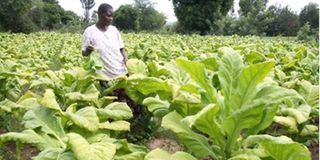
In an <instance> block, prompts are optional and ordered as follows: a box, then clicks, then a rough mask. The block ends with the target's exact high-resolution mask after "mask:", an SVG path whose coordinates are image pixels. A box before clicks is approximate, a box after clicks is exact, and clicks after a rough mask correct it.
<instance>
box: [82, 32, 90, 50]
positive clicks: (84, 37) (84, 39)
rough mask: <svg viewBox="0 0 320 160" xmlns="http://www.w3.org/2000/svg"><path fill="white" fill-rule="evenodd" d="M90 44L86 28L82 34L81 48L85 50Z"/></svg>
mask: <svg viewBox="0 0 320 160" xmlns="http://www.w3.org/2000/svg"><path fill="white" fill-rule="evenodd" d="M89 44H90V34H89V31H88V30H87V29H86V30H85V31H84V33H83V35H82V50H83V51H84V50H86V48H87V47H88V46H89Z"/></svg>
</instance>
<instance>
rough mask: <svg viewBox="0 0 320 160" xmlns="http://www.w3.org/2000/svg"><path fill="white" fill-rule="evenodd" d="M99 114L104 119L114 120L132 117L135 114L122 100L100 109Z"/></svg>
mask: <svg viewBox="0 0 320 160" xmlns="http://www.w3.org/2000/svg"><path fill="white" fill-rule="evenodd" d="M98 114H99V116H100V117H101V116H102V117H103V118H104V119H108V118H111V119H114V120H122V119H130V118H132V116H133V114H132V111H131V109H130V108H129V106H128V105H127V104H126V103H122V102H113V103H111V104H109V105H108V106H106V107H105V108H103V109H98Z"/></svg>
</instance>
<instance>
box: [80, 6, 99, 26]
mask: <svg viewBox="0 0 320 160" xmlns="http://www.w3.org/2000/svg"><path fill="white" fill-rule="evenodd" d="M80 2H81V4H82V8H83V9H84V10H85V11H84V21H85V23H86V24H88V23H89V20H90V9H91V8H93V7H94V5H95V4H96V3H95V2H94V0H80Z"/></svg>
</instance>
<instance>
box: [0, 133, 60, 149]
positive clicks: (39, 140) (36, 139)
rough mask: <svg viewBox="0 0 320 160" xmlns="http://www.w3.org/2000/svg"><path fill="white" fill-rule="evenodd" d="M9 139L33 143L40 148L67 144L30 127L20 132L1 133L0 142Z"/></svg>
mask: <svg viewBox="0 0 320 160" xmlns="http://www.w3.org/2000/svg"><path fill="white" fill-rule="evenodd" d="M7 141H19V142H22V143H27V144H33V145H34V146H36V147H37V148H38V149H40V150H44V149H46V148H50V147H52V148H59V147H63V146H65V144H63V145H62V144H61V143H59V142H58V141H57V140H56V139H54V138H52V137H50V136H48V135H47V134H38V133H36V132H35V131H33V130H31V129H28V130H24V131H22V132H20V133H15V132H9V133H5V134H2V135H0V142H7Z"/></svg>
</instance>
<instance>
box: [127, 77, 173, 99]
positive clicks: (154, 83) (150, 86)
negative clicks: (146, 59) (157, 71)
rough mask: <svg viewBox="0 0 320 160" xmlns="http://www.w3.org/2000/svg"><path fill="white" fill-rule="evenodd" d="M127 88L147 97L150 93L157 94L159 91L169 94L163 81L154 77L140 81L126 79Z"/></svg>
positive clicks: (167, 87) (168, 89)
mask: <svg viewBox="0 0 320 160" xmlns="http://www.w3.org/2000/svg"><path fill="white" fill-rule="evenodd" d="M128 86H130V87H132V89H133V90H135V91H138V92H140V93H142V94H143V95H148V94H150V93H157V92H160V91H164V92H170V88H169V86H168V84H167V83H166V82H165V81H162V80H161V79H158V78H154V77H146V78H140V79H130V77H129V79H128Z"/></svg>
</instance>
